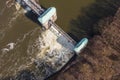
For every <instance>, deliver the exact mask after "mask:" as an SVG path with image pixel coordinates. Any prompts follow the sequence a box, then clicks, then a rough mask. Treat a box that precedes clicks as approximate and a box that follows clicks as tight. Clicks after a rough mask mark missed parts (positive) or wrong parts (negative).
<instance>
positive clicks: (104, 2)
mask: <svg viewBox="0 0 120 80" xmlns="http://www.w3.org/2000/svg"><path fill="white" fill-rule="evenodd" d="M119 6H120V0H96V2H95V3H94V4H92V5H90V6H88V7H87V8H85V9H82V11H81V12H82V15H79V16H78V17H77V19H76V20H72V21H71V22H70V24H71V31H70V33H68V34H69V35H70V36H71V37H73V38H74V39H75V40H76V41H78V40H79V39H81V38H82V37H88V38H92V37H93V36H94V35H100V32H99V30H98V27H97V26H94V25H95V24H97V22H98V21H99V20H100V19H102V18H105V17H108V16H113V15H114V14H115V12H116V11H117V9H118V7H119ZM26 16H27V17H28V18H29V19H31V20H32V21H33V22H35V23H36V24H38V25H41V24H40V23H39V22H38V20H37V17H38V16H37V15H35V14H34V13H33V12H28V13H26ZM73 60H75V59H74V58H73V59H72V60H71V61H69V63H68V64H70V63H71V62H72V61H73ZM80 62H82V61H80ZM83 62H87V61H86V60H83ZM89 64H90V63H89ZM65 67H66V66H65ZM65 67H63V68H65ZM58 73H59V72H58ZM58 73H57V74H58ZM57 74H56V75H57ZM0 80H37V79H36V77H35V75H34V74H33V73H32V71H30V70H23V71H20V72H19V73H18V75H15V76H10V77H6V78H0ZM47 80H49V79H47ZM51 80H52V79H51ZM53 80H54V79H53ZM113 80H114V79H113Z"/></svg>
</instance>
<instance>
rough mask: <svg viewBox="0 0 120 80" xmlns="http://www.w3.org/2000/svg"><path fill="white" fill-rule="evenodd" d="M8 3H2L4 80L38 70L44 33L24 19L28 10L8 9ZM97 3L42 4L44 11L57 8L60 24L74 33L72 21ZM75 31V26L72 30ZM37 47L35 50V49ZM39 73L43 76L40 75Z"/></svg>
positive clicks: (54, 0) (0, 70)
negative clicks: (41, 35) (33, 63)
mask: <svg viewBox="0 0 120 80" xmlns="http://www.w3.org/2000/svg"><path fill="white" fill-rule="evenodd" d="M6 1H7V0H0V80H1V79H2V78H5V77H10V76H15V75H16V74H17V73H18V71H21V70H25V69H30V70H34V65H32V60H33V59H34V58H35V57H36V55H37V53H36V51H37V50H38V49H36V47H37V48H39V47H38V46H39V45H38V44H37V42H38V43H39V41H37V38H38V36H40V32H41V29H40V27H39V25H37V24H36V23H34V22H33V21H32V20H30V19H28V18H27V17H26V16H25V15H24V10H22V9H21V10H19V11H16V9H15V7H14V6H12V7H10V8H7V6H6ZM94 1H95V0H66V1H65V0H40V1H39V2H40V4H42V6H44V7H46V8H47V7H50V6H55V7H56V8H57V14H58V20H57V22H56V23H57V24H58V25H59V26H60V27H61V28H62V29H63V30H64V31H66V32H70V28H71V26H70V21H71V20H72V19H76V18H77V17H78V16H79V15H80V14H81V12H80V11H81V9H83V8H85V7H87V6H88V5H90V4H92V3H93V2H94ZM72 27H74V26H72ZM33 45H34V46H33ZM38 73H39V72H38Z"/></svg>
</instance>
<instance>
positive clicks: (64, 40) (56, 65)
mask: <svg viewBox="0 0 120 80" xmlns="http://www.w3.org/2000/svg"><path fill="white" fill-rule="evenodd" d="M16 1H17V3H19V4H20V5H21V6H22V7H23V8H24V9H25V10H27V11H32V12H34V13H35V14H36V15H37V16H38V21H39V23H40V24H41V25H42V28H44V29H45V31H44V32H43V34H42V36H43V40H44V43H45V44H44V45H45V46H46V47H42V51H41V52H39V54H38V57H37V60H35V61H34V62H35V63H36V64H37V65H38V67H39V70H40V73H39V78H40V80H44V79H46V78H48V77H49V76H51V75H52V74H54V73H56V72H57V71H59V70H61V68H62V67H63V66H64V65H65V64H66V63H67V62H68V61H69V60H70V59H71V58H72V57H73V56H74V55H75V54H79V53H80V52H81V50H82V49H83V48H84V47H85V46H86V44H87V43H88V39H87V38H83V39H82V40H81V41H80V42H79V43H78V44H77V43H76V41H75V40H73V39H72V38H71V37H70V36H69V35H68V34H67V33H65V32H64V31H63V30H62V29H61V28H60V27H59V26H58V25H57V24H56V23H55V21H56V20H57V13H56V8H55V7H50V8H48V9H44V8H42V7H41V6H40V5H39V4H38V3H37V2H36V1H35V0H16Z"/></svg>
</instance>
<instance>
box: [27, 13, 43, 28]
mask: <svg viewBox="0 0 120 80" xmlns="http://www.w3.org/2000/svg"><path fill="white" fill-rule="evenodd" d="M25 16H26V17H27V18H29V19H30V20H31V21H33V22H34V23H36V24H38V25H40V26H42V25H41V24H40V22H39V21H38V17H39V16H38V15H36V14H35V13H34V12H33V11H28V12H27V13H26V14H25Z"/></svg>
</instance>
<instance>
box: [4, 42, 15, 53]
mask: <svg viewBox="0 0 120 80" xmlns="http://www.w3.org/2000/svg"><path fill="white" fill-rule="evenodd" d="M14 47H15V43H9V44H7V45H6V46H5V47H4V48H3V49H2V52H3V53H7V52H9V51H10V50H13V49H14Z"/></svg>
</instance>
